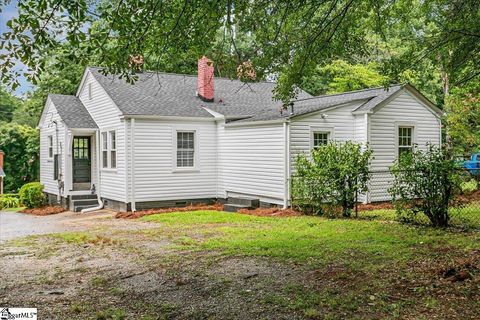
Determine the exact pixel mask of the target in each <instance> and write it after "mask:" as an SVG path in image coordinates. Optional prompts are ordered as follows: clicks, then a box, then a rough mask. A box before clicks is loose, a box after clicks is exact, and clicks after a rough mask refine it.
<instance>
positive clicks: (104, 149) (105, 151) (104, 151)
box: [102, 132, 108, 168]
mask: <svg viewBox="0 0 480 320" xmlns="http://www.w3.org/2000/svg"><path fill="white" fill-rule="evenodd" d="M102 168H108V135H107V133H106V132H102Z"/></svg>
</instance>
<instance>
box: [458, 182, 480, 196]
mask: <svg viewBox="0 0 480 320" xmlns="http://www.w3.org/2000/svg"><path fill="white" fill-rule="evenodd" d="M460 188H461V189H462V192H463V193H467V194H469V193H472V192H474V191H476V190H477V189H478V182H477V180H475V179H470V180H469V181H464V182H462V183H461V184H460Z"/></svg>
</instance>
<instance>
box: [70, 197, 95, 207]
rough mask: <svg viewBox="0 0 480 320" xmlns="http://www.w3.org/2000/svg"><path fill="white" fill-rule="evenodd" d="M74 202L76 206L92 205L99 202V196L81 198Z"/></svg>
mask: <svg viewBox="0 0 480 320" xmlns="http://www.w3.org/2000/svg"><path fill="white" fill-rule="evenodd" d="M72 204H73V206H74V207H78V206H90V205H93V204H98V200H97V198H95V199H79V200H72Z"/></svg>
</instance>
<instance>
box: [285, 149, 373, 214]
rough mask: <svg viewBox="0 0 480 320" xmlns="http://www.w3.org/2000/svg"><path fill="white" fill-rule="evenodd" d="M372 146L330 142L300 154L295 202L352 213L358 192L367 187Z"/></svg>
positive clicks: (317, 209)
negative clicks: (308, 152) (307, 152)
mask: <svg viewBox="0 0 480 320" xmlns="http://www.w3.org/2000/svg"><path fill="white" fill-rule="evenodd" d="M371 159H372V150H371V149H370V148H369V147H368V145H367V146H362V145H361V144H358V143H354V142H351V141H347V142H345V143H340V142H329V143H328V144H326V145H323V146H319V147H317V148H315V149H314V150H312V153H311V156H310V155H306V154H302V155H299V156H298V157H297V161H296V174H295V176H294V177H293V179H292V185H291V187H292V188H291V193H292V204H293V205H294V206H296V207H298V208H299V209H300V210H302V211H304V212H307V213H308V212H311V213H317V214H328V215H336V214H337V212H338V210H337V209H339V208H341V213H342V215H343V216H344V217H349V216H350V215H351V212H352V209H353V208H354V206H355V202H356V201H357V197H356V196H357V195H358V194H361V193H363V192H366V191H367V183H368V180H369V179H370V173H369V164H370V160H371Z"/></svg>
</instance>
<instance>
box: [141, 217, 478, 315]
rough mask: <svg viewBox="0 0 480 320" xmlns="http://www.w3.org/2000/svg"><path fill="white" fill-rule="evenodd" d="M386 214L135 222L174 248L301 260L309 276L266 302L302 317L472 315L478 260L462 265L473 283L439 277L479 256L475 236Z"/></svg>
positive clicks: (167, 219)
mask: <svg viewBox="0 0 480 320" xmlns="http://www.w3.org/2000/svg"><path fill="white" fill-rule="evenodd" d="M394 217H395V214H394V212H393V211H392V210H387V211H385V210H382V211H376V212H375V211H370V212H363V213H361V214H360V219H356V220H354V219H350V220H347V219H325V218H321V217H312V216H300V217H290V218H273V217H257V216H249V215H242V214H235V213H226V212H216V211H197V212H188V213H187V212H184V213H169V214H157V215H151V216H145V217H143V218H142V220H143V221H152V222H156V223H158V224H159V229H157V230H149V231H147V232H145V233H144V235H146V236H151V237H153V238H155V237H158V236H159V235H160V234H161V235H162V236H166V237H168V238H169V239H170V240H171V242H173V243H174V245H173V248H174V249H175V250H180V251H178V252H186V251H188V250H191V251H192V252H204V253H209V252H212V253H214V252H215V253H220V254H221V255H224V256H227V257H228V256H231V257H257V258H260V259H264V258H267V259H271V260H273V261H277V262H280V263H293V264H294V265H298V266H301V267H302V268H303V270H304V271H302V272H303V273H304V274H307V275H308V274H311V276H307V277H306V278H307V279H308V280H305V282H303V283H285V286H284V287H283V288H278V293H276V294H271V295H269V296H266V297H265V301H264V302H265V303H273V304H275V305H282V306H284V307H287V308H291V309H294V310H302V312H304V314H305V316H306V317H307V318H315V319H316V318H319V319H326V318H331V319H341V318H359V319H373V318H375V319H383V318H412V319H413V318H415V319H418V318H420V319H423V318H425V319H427V318H430V316H432V315H436V316H439V319H440V318H442V319H445V318H457V317H459V316H460V318H462V317H463V316H464V315H466V317H465V318H470V317H471V316H472V315H473V317H476V316H477V315H478V314H477V312H476V311H472V312H470V311H468V312H466V311H465V310H478V308H480V302H479V301H480V293H479V290H478V285H476V284H475V283H476V281H478V277H479V276H480V274H479V273H478V270H479V269H480V265H476V262H475V263H473V264H472V265H474V267H473V268H472V269H471V270H468V272H469V274H470V275H471V276H472V279H476V280H466V281H464V282H460V283H458V284H457V282H451V281H449V280H446V279H444V276H443V274H444V272H445V270H448V269H449V268H451V267H454V268H455V270H460V269H461V268H463V265H462V263H464V261H480V251H479V249H480V233H478V232H476V231H473V230H471V231H469V232H457V231H453V230H441V229H433V228H430V227H425V226H409V225H403V224H400V223H398V222H395V221H394ZM462 261H463V262H462ZM309 270H311V271H309ZM465 299H466V300H465ZM465 301H468V302H465ZM463 303H466V304H463ZM461 305H462V307H460V306H461ZM319 310H322V313H321V314H318V312H319ZM342 315H343V316H342Z"/></svg>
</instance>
